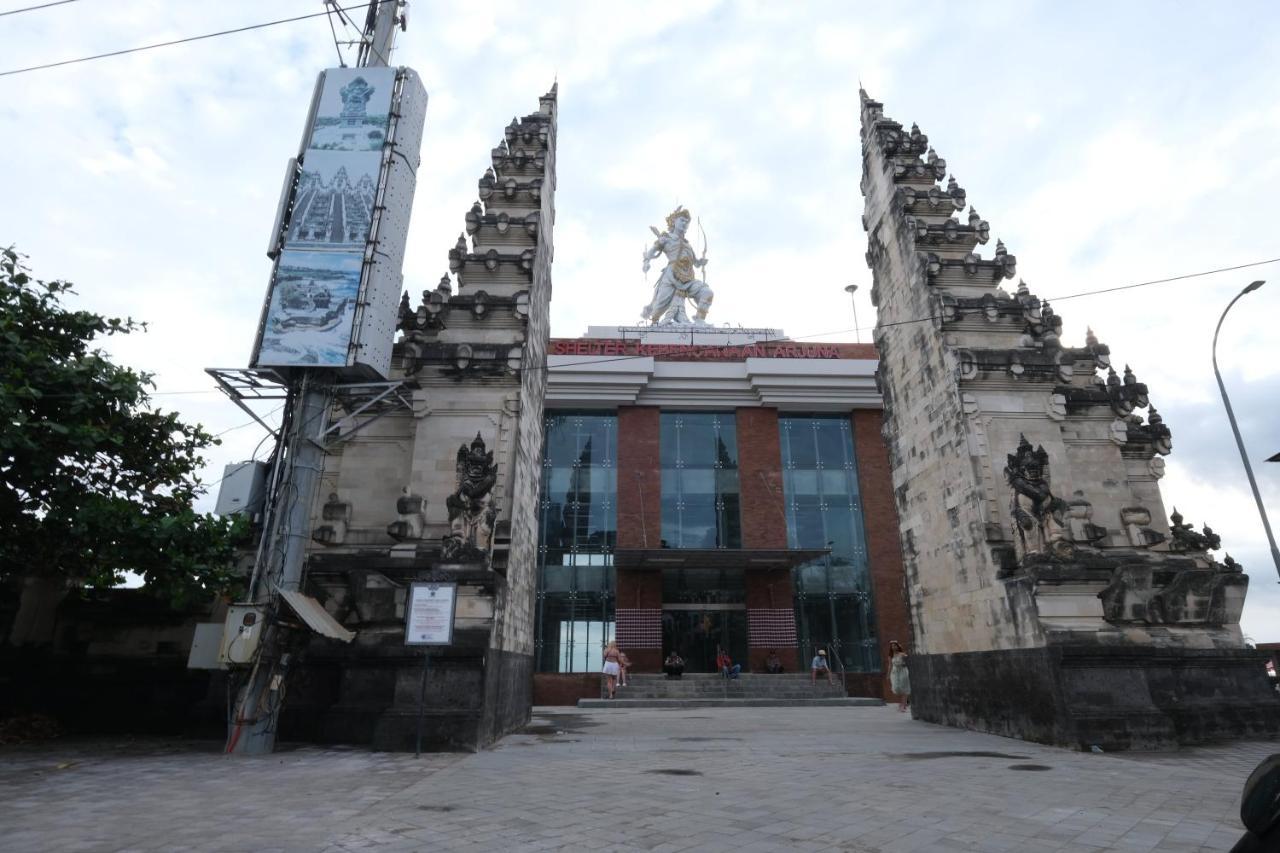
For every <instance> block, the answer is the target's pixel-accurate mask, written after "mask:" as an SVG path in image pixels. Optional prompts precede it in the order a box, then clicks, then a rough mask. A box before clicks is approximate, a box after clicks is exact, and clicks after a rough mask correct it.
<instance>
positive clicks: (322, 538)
mask: <svg viewBox="0 0 1280 853" xmlns="http://www.w3.org/2000/svg"><path fill="white" fill-rule="evenodd" d="M555 154H556V88H555V87H554V86H553V87H552V89H551V91H550V92H548V93H547V94H546V95H544V96H543V97H542V98H541V99H540V101H539V109H538V110H537V111H536V112H534V113H531V114H530V115H527V116H525V117H524V118H520V119H512V121H511V124H509V125H508V126H507V128H506V132H505V138H504V139H503V140H502V141H501V142H500V143H499V144H498V147H496V148H494V149H493V150H492V152H491V156H490V162H491V165H490V167H489V168H488V169H486V171H485V173H484V175H483V176H482V177H481V178H480V180H479V184H478V190H477V194H478V196H479V200H478V201H476V203H475V204H474V205H473V206H472V208H471V209H470V211H468V212H466V214H465V217H464V221H463V222H462V223H460V224H461V225H463V227H464V228H465V231H464V233H462V234H460V235H459V237H458V240H457V243H456V244H455V245H454V246H453V247H452V248H451V249H449V250H448V253H447V254H448V272H446V273H445V275H444V277H443V278H441V279H440V283H439V285H437V286H436V287H434V288H431V289H428V290H426V291H425V292H423V293H422V296H421V299H420V300H411V299H410V298H409V295H408V294H407V293H406V294H405V296H404V299H403V300H402V302H401V305H400V311H399V317H398V329H397V330H391V329H388V334H394V333H395V332H396V331H398V332H399V333H400V339H399V340H398V341H397V342H396V344H395V347H394V350H393V362H392V376H391V378H392V379H393V380H398V381H402V382H403V383H404V384H403V385H402V386H400V387H399V389H398V390H397V391H396V395H395V396H396V397H397V398H398V399H399V400H400V401H401V403H402V405H400V406H398V407H396V406H391V407H384V408H382V409H378V408H367V409H364V410H362V411H341V410H339V411H337V412H335V413H334V418H333V419H334V421H335V422H336V427H335V428H336V429H341V428H342V427H343V426H344V424H345V422H346V421H347V420H350V421H353V422H354V421H360V420H366V421H368V423H367V425H364V426H363V428H362V429H361V430H360V431H359V432H357V433H354V435H352V437H350V438H349V439H348V440H345V441H341V442H340V443H335V444H334V445H332V446H331V447H330V449H329V454H328V456H327V457H326V458H325V469H324V473H323V477H322V481H321V482H322V486H321V490H320V492H321V493H320V495H319V500H318V501H317V504H316V506H315V509H314V513H313V530H312V540H313V543H312V547H311V549H310V552H309V554H308V559H307V583H308V589H309V591H311V592H312V593H314V594H315V595H316V596H317V597H318V598H319V599H320V600H321V601H323V602H324V603H325V607H326V608H327V609H328V610H329V612H330V613H331V614H332V615H333V616H334V617H335V618H337V619H338V620H339V621H340V622H341V623H342V624H343V625H344V626H345V627H346V628H348V629H349V630H352V631H355V632H356V638H355V641H354V642H353V643H352V644H351V645H350V646H343V645H341V644H339V643H336V642H332V641H326V640H322V639H317V640H315V641H313V642H312V644H311V645H310V646H309V647H308V649H307V650H306V652H305V655H304V659H303V661H302V664H301V666H302V668H303V670H304V674H305V677H304V678H302V679H300V683H299V685H298V686H297V687H295V688H294V689H293V693H292V695H291V698H290V702H289V704H288V706H287V707H286V720H285V725H286V726H289V725H290V724H291V723H292V725H293V726H294V728H293V729H292V730H291V734H293V735H294V736H302V737H309V738H315V739H318V740H328V741H337V742H347V743H352V742H355V743H370V744H372V745H373V746H374V747H375V748H378V749H393V750H394V749H412V748H413V742H414V740H413V739H414V730H415V727H416V723H417V718H418V697H419V691H420V688H419V684H420V681H419V679H420V678H421V677H422V675H421V673H422V672H423V664H422V652H421V650H420V649H417V648H409V647H406V645H405V625H404V609H405V597H406V595H405V593H406V587H407V585H408V584H409V583H411V582H413V581H449V582H455V583H457V584H458V599H457V612H456V622H455V630H454V642H453V645H452V646H450V647H448V648H447V649H443V650H437V651H436V652H434V653H433V654H432V657H431V662H430V670H429V673H430V678H429V682H428V684H427V689H426V691H425V695H426V697H427V701H426V708H427V711H426V719H427V722H426V726H425V731H426V738H427V741H428V743H430V744H433V745H436V746H446V747H463V748H475V747H479V746H483V745H485V744H487V743H490V742H492V741H493V740H495V739H496V738H498V737H500V736H502V735H503V734H505V733H506V732H508V731H511V730H512V729H514V728H516V727H518V726H520V725H523V724H524V723H525V722H527V721H528V718H529V711H530V707H531V700H532V682H533V641H534V640H533V615H534V596H535V593H536V584H537V576H536V570H535V569H536V563H537V560H536V553H537V503H538V485H539V474H540V459H541V453H542V426H543V423H542V409H543V397H544V395H545V393H546V384H547V372H546V363H547V342H548V339H549V335H550V301H551V261H552V254H553V243H552V228H553V225H554V222H555V183H556V179H555V174H556V173H555ZM455 279H456V289H455V286H454V281H455ZM388 399H390V398H388ZM348 408H350V407H348ZM371 415H372V417H370V416H371Z"/></svg>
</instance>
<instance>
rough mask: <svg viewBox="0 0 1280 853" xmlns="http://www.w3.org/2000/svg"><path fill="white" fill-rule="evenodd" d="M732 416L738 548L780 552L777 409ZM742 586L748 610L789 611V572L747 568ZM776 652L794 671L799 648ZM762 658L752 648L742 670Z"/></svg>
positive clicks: (760, 665) (756, 666)
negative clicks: (738, 506)
mask: <svg viewBox="0 0 1280 853" xmlns="http://www.w3.org/2000/svg"><path fill="white" fill-rule="evenodd" d="M737 416H738V417H737V426H738V477H739V483H740V485H739V488H740V489H741V493H742V545H743V547H744V548H786V547H787V518H786V508H785V506H784V504H783V495H782V443H781V437H780V436H779V434H778V410H777V409H761V408H750V409H749V408H741V409H738V411H737ZM746 586H747V607H748V608H749V609H756V608H769V609H774V608H790V607H792V606H793V604H794V590H793V589H792V586H791V570H790V569H771V570H768V571H758V570H755V569H747V570H746ZM777 652H778V657H780V658H782V665H783V666H785V667H786V668H787V671H788V672H795V671H796V670H797V669H798V667H799V664H800V657H799V655H800V652H799V649H797V648H796V647H791V648H780V649H778V650H777ZM768 659H769V650H768V649H765V648H752V649H750V651H749V653H748V660H747V665H748V668H749V669H750V670H751V671H752V672H763V671H764V668H765V662H766V661H767V660H768Z"/></svg>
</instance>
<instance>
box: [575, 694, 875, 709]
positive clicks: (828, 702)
mask: <svg viewBox="0 0 1280 853" xmlns="http://www.w3.org/2000/svg"><path fill="white" fill-rule="evenodd" d="M882 705H884V701H883V700H881V699H866V698H862V697H852V696H841V697H826V698H808V699H579V700H578V707H579V708H615V709H622V708H811V707H812V708H870V707H878V706H882Z"/></svg>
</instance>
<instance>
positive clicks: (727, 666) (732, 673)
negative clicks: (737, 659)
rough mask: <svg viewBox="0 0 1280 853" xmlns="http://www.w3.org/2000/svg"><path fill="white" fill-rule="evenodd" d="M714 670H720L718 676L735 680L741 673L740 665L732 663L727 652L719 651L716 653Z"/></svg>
mask: <svg viewBox="0 0 1280 853" xmlns="http://www.w3.org/2000/svg"><path fill="white" fill-rule="evenodd" d="M716 669H718V670H720V674H721V675H723V676H724V677H725V678H737V677H738V674H739V673H741V672H742V664H737V663H734V662H733V658H731V657H729V653H728V652H726V651H725V650H724V649H719V650H718V651H717V652H716Z"/></svg>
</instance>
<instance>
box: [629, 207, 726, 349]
mask: <svg viewBox="0 0 1280 853" xmlns="http://www.w3.org/2000/svg"><path fill="white" fill-rule="evenodd" d="M691 218H692V217H691V216H690V215H689V211H687V210H685V209H684V208H683V207H677V208H676V209H675V210H673V211H672V212H671V214H670V215H669V216H668V217H667V230H666V231H659V230H658V229H657V228H654V227H653V226H650V227H649V230H650V231H652V232H653V233H654V236H656V237H657V238H658V239H656V240H654V241H653V245H652V246H651V247H649V248H648V249H645V251H644V271H645V272H648V271H649V262H650V261H652V260H653V259H654V258H656V257H658V255H666V256H667V266H666V268H665V269H663V270H662V274H661V275H659V276H658V281H657V282H656V283H655V284H654V286H653V300H652V301H651V302H650V303H649V304H648V305H646V306H644V308H642V309H640V310H641V313H642V314H643V315H644V318H645V319H646V320H648V321H649V322H650V323H653V324H654V325H658V324H663V325H667V324H673V323H674V324H678V323H688V322H689V316H688V315H687V314H685V311H684V302H685V300H686V299H692V300H693V303H694V305H696V306H697V313H695V314H694V316H693V322H694V323H695V324H697V325H699V326H705V325H706V323H707V309H709V308H710V307H711V300H712V298H713V297H714V294H712V292H711V288H709V287H707V283H706V282H705V281H699V280H698V279H697V278H695V277H694V268H695V267H705V266H706V265H707V249H706V235H705V234H704V235H703V238H702V241H703V247H702V257H701V258H699V257H698V256H697V254H696V253H695V252H694V251H693V246H691V245H689V241H688V240H686V239H685V236H684V235H685V232H686V231H687V230H688V229H689V222H690V220H691Z"/></svg>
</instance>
